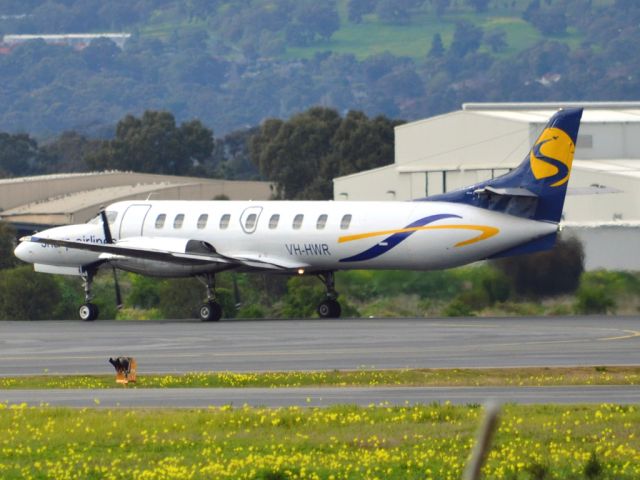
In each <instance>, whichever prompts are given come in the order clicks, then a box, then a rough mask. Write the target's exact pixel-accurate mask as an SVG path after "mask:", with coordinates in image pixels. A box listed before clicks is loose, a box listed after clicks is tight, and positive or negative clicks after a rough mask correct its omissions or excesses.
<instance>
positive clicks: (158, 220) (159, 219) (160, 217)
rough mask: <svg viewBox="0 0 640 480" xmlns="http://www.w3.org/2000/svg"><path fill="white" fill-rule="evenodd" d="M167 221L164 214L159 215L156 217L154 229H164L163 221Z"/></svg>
mask: <svg viewBox="0 0 640 480" xmlns="http://www.w3.org/2000/svg"><path fill="white" fill-rule="evenodd" d="M166 219H167V216H166V215H165V214H164V213H161V214H160V215H158V216H157V217H156V228H162V227H164V221H165V220H166Z"/></svg>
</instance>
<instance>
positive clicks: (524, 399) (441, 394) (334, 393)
mask: <svg viewBox="0 0 640 480" xmlns="http://www.w3.org/2000/svg"><path fill="white" fill-rule="evenodd" d="M487 400H494V401H498V402H501V403H507V402H510V403H522V404H531V403H565V404H567V403H573V404H582V403H595V404H602V403H617V404H638V403H640V388H638V387H637V386H579V387H573V386H572V387H363V388H352V387H345V388H333V387H331V388H163V389H153V388H148V389H143V388H141V389H134V388H126V389H125V388H114V389H103V390H0V402H4V403H6V402H9V403H10V404H20V403H23V402H24V403H27V404H28V405H34V406H37V405H41V404H47V405H50V406H66V407H81V408H84V407H110V408H114V407H115V408H118V407H119V408H160V407H162V408H166V407H170V408H206V407H210V406H222V405H233V406H236V407H241V406H243V405H251V406H265V407H287V406H294V405H295V406H300V407H324V406H329V405H338V404H352V405H360V406H368V405H372V404H374V405H380V404H384V405H387V404H388V405H405V404H410V405H413V404H429V403H432V402H439V403H444V402H447V401H448V402H451V403H453V404H470V403H484V402H486V401H487Z"/></svg>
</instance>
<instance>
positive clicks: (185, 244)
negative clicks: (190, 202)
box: [109, 237, 225, 277]
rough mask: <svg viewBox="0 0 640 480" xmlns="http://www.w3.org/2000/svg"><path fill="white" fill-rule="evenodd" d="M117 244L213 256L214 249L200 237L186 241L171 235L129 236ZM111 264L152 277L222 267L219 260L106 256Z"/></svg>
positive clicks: (209, 270)
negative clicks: (193, 261) (195, 261)
mask: <svg viewBox="0 0 640 480" xmlns="http://www.w3.org/2000/svg"><path fill="white" fill-rule="evenodd" d="M116 245H117V246H120V247H129V248H139V249H144V250H147V251H154V250H155V251H158V252H168V253H181V254H182V253H187V254H189V253H190V254H195V255H202V256H206V255H214V254H215V253H216V249H215V248H214V247H213V246H212V245H211V244H210V243H207V242H204V241H202V240H189V239H185V238H170V237H130V238H127V239H124V240H121V241H119V242H117V243H116ZM109 261H110V263H111V264H113V265H115V266H116V267H117V268H120V269H122V270H126V271H129V272H134V273H140V274H142V275H149V276H154V277H191V276H193V275H198V274H202V273H213V272H216V271H220V270H224V269H225V265H224V264H220V263H218V262H213V261H212V262H207V261H206V260H203V262H202V264H201V265H198V264H189V265H183V264H179V263H176V264H172V263H167V262H162V261H157V260H146V259H141V258H132V257H121V256H111V255H110V256H109Z"/></svg>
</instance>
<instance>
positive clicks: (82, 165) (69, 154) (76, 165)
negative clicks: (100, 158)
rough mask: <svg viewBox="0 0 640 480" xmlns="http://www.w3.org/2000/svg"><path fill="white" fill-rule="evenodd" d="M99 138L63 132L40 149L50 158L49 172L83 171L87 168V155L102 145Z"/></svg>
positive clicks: (47, 170)
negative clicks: (94, 138)
mask: <svg viewBox="0 0 640 480" xmlns="http://www.w3.org/2000/svg"><path fill="white" fill-rule="evenodd" d="M100 144H101V142H100V141H99V140H89V139H88V138H87V137H85V136H84V135H80V134H79V133H78V132H74V131H69V132H63V133H62V134H61V135H60V136H59V137H58V138H55V139H54V140H53V141H51V142H50V143H47V144H46V145H42V146H41V147H40V150H41V151H42V152H43V153H44V154H45V155H46V156H47V157H48V158H49V159H50V161H49V162H48V164H47V169H46V172H47V173H54V172H83V171H86V170H87V164H86V161H85V159H86V157H87V156H89V155H90V154H91V153H93V152H95V151H96V150H97V149H98V148H99V147H100Z"/></svg>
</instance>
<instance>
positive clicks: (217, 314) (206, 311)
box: [198, 302, 222, 322]
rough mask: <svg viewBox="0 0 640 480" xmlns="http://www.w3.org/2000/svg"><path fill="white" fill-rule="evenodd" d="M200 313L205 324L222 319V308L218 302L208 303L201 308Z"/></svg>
mask: <svg viewBox="0 0 640 480" xmlns="http://www.w3.org/2000/svg"><path fill="white" fill-rule="evenodd" d="M198 313H199V315H200V320H202V321H203V322H217V321H218V320H220V318H222V307H221V306H220V304H219V303H218V302H206V303H203V304H202V305H201V306H200V310H199V312H198Z"/></svg>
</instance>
